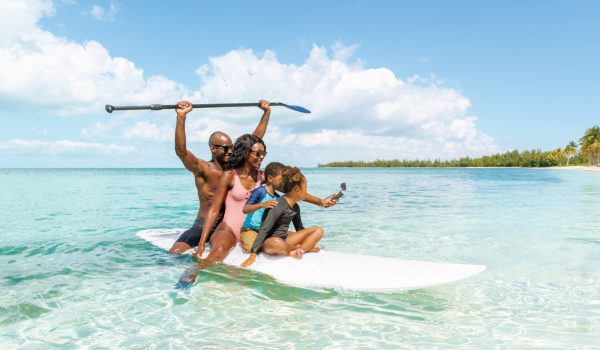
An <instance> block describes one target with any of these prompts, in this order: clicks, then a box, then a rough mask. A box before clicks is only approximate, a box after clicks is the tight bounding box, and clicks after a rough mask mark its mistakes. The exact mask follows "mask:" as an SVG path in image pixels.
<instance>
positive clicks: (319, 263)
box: [137, 229, 485, 292]
mask: <svg viewBox="0 0 600 350" xmlns="http://www.w3.org/2000/svg"><path fill="white" fill-rule="evenodd" d="M183 231H185V230H184V229H151V230H143V231H139V232H138V233H137V236H138V237H140V238H143V239H144V240H146V241H148V242H150V243H152V244H153V245H155V246H157V247H159V248H162V249H165V250H168V249H169V248H170V247H171V246H172V245H173V243H174V242H175V240H176V239H177V237H178V236H179V235H180V234H181V233H182V232H183ZM206 250H207V251H205V253H204V254H205V256H206V255H207V254H208V248H207V249H206ZM192 252H193V250H191V249H190V250H189V251H188V253H190V254H191V253H192ZM247 257H248V254H245V253H244V252H242V249H241V248H240V247H239V246H236V247H235V248H234V249H232V250H231V252H230V253H229V255H228V256H227V258H226V259H225V261H224V263H225V264H228V265H233V266H240V264H241V263H242V262H243V261H244V260H246V258H247ZM248 269H251V270H254V271H257V272H261V273H265V274H267V275H270V276H271V277H273V278H274V279H275V280H276V281H278V282H280V283H283V284H288V285H292V286H296V287H305V288H335V289H347V290H354V291H384V292H385V291H402V290H410V289H422V288H429V287H434V286H439V285H442V284H447V283H452V282H456V281H459V280H462V279H465V278H468V277H471V276H473V275H476V274H478V273H480V272H482V271H484V270H485V266H483V265H469V264H455V263H439V262H429V261H416V260H404V259H395V258H384V257H377V256H367V255H354V254H347V253H339V252H332V251H327V250H321V252H319V253H306V254H304V257H303V258H302V259H301V260H296V259H293V258H290V257H287V256H268V255H265V254H259V255H258V256H257V259H256V261H255V262H254V263H253V264H252V265H251V266H249V267H248Z"/></svg>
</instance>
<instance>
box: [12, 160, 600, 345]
mask: <svg viewBox="0 0 600 350" xmlns="http://www.w3.org/2000/svg"><path fill="white" fill-rule="evenodd" d="M305 173H306V174H307V177H308V179H309V191H310V192H311V193H314V194H317V195H326V194H329V193H334V192H336V191H337V190H338V186H339V183H340V182H346V183H347V184H348V190H347V191H346V192H345V195H344V197H342V201H341V203H340V204H339V205H337V206H335V207H333V208H328V209H321V208H317V207H314V206H310V205H303V208H302V210H303V221H304V222H305V224H306V225H317V224H318V225H321V226H323V227H324V228H325V230H326V234H325V237H324V239H323V241H322V245H323V246H324V248H325V249H328V250H334V251H343V252H349V253H356V254H370V255H379V256H388V257H402V258H409V259H419V260H432V261H448V262H465V263H477V264H485V265H487V266H488V269H487V270H486V272H484V273H483V274H480V275H478V276H475V277H474V278H471V279H468V280H465V281H462V282H459V283H455V284H451V285H447V286H440V287H437V288H432V289H425V290H416V291H406V292H399V293H366V292H360V293H359V292H352V291H345V290H333V289H302V288H295V287H291V286H286V285H283V284H279V283H276V282H275V281H273V279H272V278H270V277H269V276H267V275H264V274H260V273H256V272H253V271H249V270H245V269H242V268H238V267H231V266H226V265H215V266H213V267H211V268H209V269H207V270H206V271H202V272H201V273H200V274H199V276H198V279H197V282H196V284H195V285H194V286H193V287H192V288H191V289H189V290H176V289H174V288H173V286H174V285H175V283H176V281H177V280H178V278H179V276H180V275H181V273H182V272H183V271H184V270H185V269H186V268H189V267H190V266H193V261H192V259H191V258H190V257H189V256H170V255H167V254H166V253H165V252H164V251H162V250H160V249H158V248H156V247H154V246H152V245H151V244H148V243H146V242H144V241H142V240H141V239H139V238H137V237H136V236H135V233H136V232H137V231H139V230H142V229H147V228H170V227H187V226H189V225H191V223H192V222H193V218H194V216H195V214H196V211H197V203H196V201H197V197H196V193H195V190H194V187H193V184H192V183H191V181H190V178H189V176H188V174H187V173H186V172H185V171H184V170H179V169H177V170H171V169H167V170H160V169H159V170H157V169H141V170H140V169H123V170H121V169H107V170H102V169H91V170H86V169H68V170H56V169H51V170H45V169H42V170H35V171H34V170H6V169H4V170H0V193H1V194H2V195H1V196H0V207H1V208H3V210H2V211H0V219H1V220H2V223H3V225H0V265H1V266H3V268H2V270H1V273H0V345H2V348H14V347H24V348H47V347H49V346H50V347H67V348H80V347H110V348H164V347H177V348H198V347H200V348H230V347H244V348H248V347H256V348H273V349H279V348H294V347H296V348H309V349H313V348H314V349H322V348H324V347H330V348H348V347H350V348H366V347H368V348H392V349H398V348H411V349H412V348H448V347H457V346H458V347H468V348H498V347H500V348H511V349H512V348H525V349H529V348H534V347H537V348H540V347H541V348H586V347H587V348H590V346H591V344H595V343H597V339H598V338H599V337H600V303H598V302H597V299H598V298H597V297H598V295H600V281H599V275H598V271H600V239H599V238H600V236H598V232H600V219H599V218H600V176H598V175H599V174H596V173H578V172H563V171H556V170H540V169H366V170H361V169H306V170H305ZM592 347H593V346H592Z"/></svg>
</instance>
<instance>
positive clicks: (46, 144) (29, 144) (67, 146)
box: [0, 139, 135, 155]
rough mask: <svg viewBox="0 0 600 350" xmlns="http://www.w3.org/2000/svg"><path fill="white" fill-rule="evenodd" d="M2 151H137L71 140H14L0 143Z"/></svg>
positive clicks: (126, 152) (111, 152)
mask: <svg viewBox="0 0 600 350" xmlns="http://www.w3.org/2000/svg"><path fill="white" fill-rule="evenodd" d="M0 151H4V152H6V151H10V152H11V153H43V154H51V155H58V154H64V153H81V154H110V155H127V154H130V153H132V152H134V151H135V147H131V146H119V145H116V144H112V143H111V144H103V143H97V142H80V141H70V140H57V141H38V140H21V139H14V140H9V141H3V142H0Z"/></svg>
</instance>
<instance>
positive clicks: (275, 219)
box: [169, 100, 337, 280]
mask: <svg viewBox="0 0 600 350" xmlns="http://www.w3.org/2000/svg"><path fill="white" fill-rule="evenodd" d="M177 107H178V108H177V109H176V112H177V124H176V127H175V152H176V153H177V156H178V157H179V158H180V159H181V161H182V162H183V165H184V166H185V168H186V169H188V170H189V171H190V172H192V173H193V174H194V180H195V182H196V188H197V191H198V199H199V200H200V208H199V210H198V215H197V216H196V220H195V222H194V224H193V226H192V227H191V228H190V229H189V230H187V231H185V232H183V233H182V234H181V235H180V236H179V237H178V238H177V240H176V242H175V243H174V244H173V246H172V247H171V248H170V249H169V253H172V254H178V253H183V252H186V251H188V250H189V249H192V248H194V247H197V248H196V252H195V254H194V257H195V259H196V260H197V261H198V267H199V268H200V269H203V268H205V267H207V266H209V265H211V264H212V263H214V262H217V261H223V260H224V259H225V258H226V257H227V255H228V254H229V251H230V250H231V249H232V248H234V247H235V246H236V245H237V244H241V245H242V248H243V250H244V251H245V252H247V253H249V257H248V258H247V259H246V260H245V261H244V262H243V263H242V266H244V267H246V266H249V265H251V264H252V263H253V262H254V261H255V259H256V256H257V254H259V253H264V254H268V255H288V256H291V257H293V258H296V259H301V258H302V256H303V254H304V253H316V252H319V251H320V248H319V247H318V246H317V243H318V242H319V240H320V239H321V238H322V237H323V234H324V231H323V229H322V228H321V227H319V226H313V227H308V228H305V227H304V225H303V224H302V219H301V217H300V207H299V206H298V202H300V201H305V202H309V203H312V204H315V205H318V206H320V207H324V208H327V207H331V206H333V205H335V204H336V202H337V199H335V194H332V195H330V196H328V197H326V198H323V199H321V198H318V197H315V196H313V195H311V194H309V193H307V185H308V184H307V180H306V177H305V176H304V175H303V174H302V172H301V171H300V169H298V168H296V167H288V166H285V165H283V164H281V163H277V162H272V163H269V164H268V165H267V166H266V168H265V171H264V172H263V171H261V170H260V168H261V165H262V162H263V160H264V159H265V157H266V155H267V147H266V145H265V143H264V142H263V140H262V139H263V137H264V136H265V133H266V131H267V126H268V124H269V118H270V116H271V107H270V106H269V102H268V101H267V100H260V101H259V107H260V109H262V110H263V115H262V117H261V119H260V121H259V123H258V125H257V127H256V129H255V130H254V131H253V132H252V134H244V135H242V136H240V137H239V138H238V139H237V140H236V141H235V143H232V140H231V138H230V137H229V136H228V135H227V134H225V133H224V132H221V131H217V132H214V133H213V134H211V136H210V137H209V140H208V146H209V149H210V152H211V155H212V159H211V160H209V161H205V160H203V159H199V158H197V157H196V156H195V155H194V154H193V153H192V152H190V151H189V150H188V149H187V147H186V134H185V120H186V117H187V114H188V113H189V112H191V111H192V104H191V103H190V102H188V101H180V102H179V103H178V105H177ZM277 192H281V193H284V195H283V196H280V195H279V194H278V193H277ZM291 223H293V224H294V229H295V230H296V231H289V228H290V224H291ZM206 243H210V247H211V249H210V253H209V254H208V256H207V257H206V258H204V259H203V258H202V254H203V253H204V249H205V245H206ZM193 275H194V274H193ZM190 279H191V280H193V279H195V275H194V276H191V278H190Z"/></svg>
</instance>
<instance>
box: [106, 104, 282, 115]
mask: <svg viewBox="0 0 600 350" xmlns="http://www.w3.org/2000/svg"><path fill="white" fill-rule="evenodd" d="M269 105H270V106H285V107H287V105H286V104H285V103H281V102H272V103H269ZM258 106H260V104H259V103H203V104H192V107H193V108H221V107H258ZM177 108H178V106H177V105H161V104H152V105H149V106H111V105H106V107H105V109H106V111H107V112H108V113H112V112H113V111H135V110H142V109H151V110H153V111H160V110H162V109H177Z"/></svg>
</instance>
